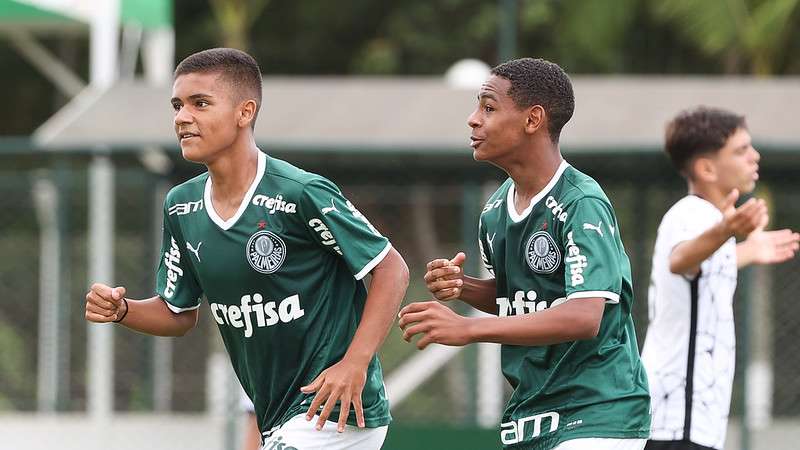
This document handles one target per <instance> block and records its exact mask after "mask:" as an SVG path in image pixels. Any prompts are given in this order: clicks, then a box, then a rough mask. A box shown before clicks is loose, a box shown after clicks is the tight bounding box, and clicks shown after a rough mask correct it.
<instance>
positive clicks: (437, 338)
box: [399, 301, 472, 350]
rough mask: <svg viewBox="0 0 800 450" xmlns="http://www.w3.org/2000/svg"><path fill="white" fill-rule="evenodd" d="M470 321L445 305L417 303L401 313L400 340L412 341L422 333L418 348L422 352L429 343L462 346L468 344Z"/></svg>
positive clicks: (434, 302)
mask: <svg viewBox="0 0 800 450" xmlns="http://www.w3.org/2000/svg"><path fill="white" fill-rule="evenodd" d="M471 323H472V319H470V318H468V317H464V316H460V315H458V314H456V313H455V312H453V310H452V309H450V308H448V307H447V306H445V305H443V304H441V303H439V302H436V301H431V302H417V303H411V304H410V305H407V306H406V307H404V308H403V309H401V310H400V322H399V325H400V328H402V329H403V339H405V340H406V342H411V338H412V337H414V335H417V334H421V335H422V337H421V338H420V340H419V341H417V348H419V349H420V350H423V349H424V348H425V347H427V346H428V344H431V343H436V344H444V345H454V346H462V345H467V344H469V343H470V342H471V337H470V327H469V325H470V324H471Z"/></svg>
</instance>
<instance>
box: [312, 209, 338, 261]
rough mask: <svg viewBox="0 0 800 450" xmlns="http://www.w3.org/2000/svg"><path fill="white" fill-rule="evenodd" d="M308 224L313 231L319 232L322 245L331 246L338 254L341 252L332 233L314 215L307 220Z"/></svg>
mask: <svg viewBox="0 0 800 450" xmlns="http://www.w3.org/2000/svg"><path fill="white" fill-rule="evenodd" d="M308 226H310V227H311V228H313V229H314V231H316V232H317V234H319V237H320V239H322V245H327V246H328V247H332V248H333V251H335V252H336V253H338V254H340V255H341V254H342V250H341V249H340V248H339V244H337V243H336V239H335V238H334V237H333V234H332V233H331V232H330V230H328V227H327V225H325V222H323V221H322V220H320V219H317V218H316V217H315V218H313V219H311V220H309V221H308Z"/></svg>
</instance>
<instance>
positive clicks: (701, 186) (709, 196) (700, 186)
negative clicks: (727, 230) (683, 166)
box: [689, 181, 730, 210]
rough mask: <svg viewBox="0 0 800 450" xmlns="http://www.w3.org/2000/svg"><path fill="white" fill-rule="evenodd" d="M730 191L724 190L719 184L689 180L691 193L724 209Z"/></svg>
mask: <svg viewBox="0 0 800 450" xmlns="http://www.w3.org/2000/svg"><path fill="white" fill-rule="evenodd" d="M729 193H730V192H723V191H722V189H720V188H719V187H718V186H717V185H714V184H705V183H697V182H693V181H689V194H691V195H696V196H698V197H700V198H702V199H703V200H705V201H707V202H709V203H711V204H712V205H714V206H715V207H716V208H717V209H719V210H722V205H723V203H724V202H725V198H726V197H727V196H728V194H729Z"/></svg>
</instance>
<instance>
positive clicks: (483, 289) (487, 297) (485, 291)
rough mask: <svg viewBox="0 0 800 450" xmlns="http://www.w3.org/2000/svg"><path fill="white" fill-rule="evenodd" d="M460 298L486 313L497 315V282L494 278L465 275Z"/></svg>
mask: <svg viewBox="0 0 800 450" xmlns="http://www.w3.org/2000/svg"><path fill="white" fill-rule="evenodd" d="M459 300H461V301H463V302H465V303H468V304H469V305H470V306H472V307H473V308H475V309H479V310H481V311H483V312H485V313H489V314H494V315H497V282H496V281H495V279H494V278H488V279H485V280H484V279H480V278H472V277H468V276H464V287H463V288H462V289H461V296H460V297H459Z"/></svg>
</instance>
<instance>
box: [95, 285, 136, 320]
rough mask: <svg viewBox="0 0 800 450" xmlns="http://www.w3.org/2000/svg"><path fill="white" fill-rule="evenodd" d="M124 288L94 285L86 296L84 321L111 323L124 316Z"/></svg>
mask: <svg viewBox="0 0 800 450" xmlns="http://www.w3.org/2000/svg"><path fill="white" fill-rule="evenodd" d="M124 297H125V288H124V287H121V286H119V287H115V288H112V287H110V286H106V285H105V284H100V283H95V284H93V285H92V287H91V288H90V289H89V292H88V293H87V294H86V320H88V321H89V322H97V323H107V322H113V321H115V320H117V319H118V318H120V317H123V316H124V315H125V312H126V310H125V307H126V306H125V302H123V301H122V299H123V298H124Z"/></svg>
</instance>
